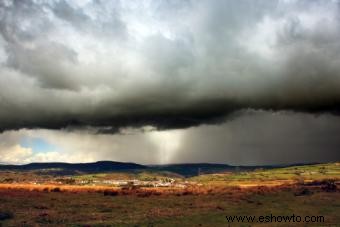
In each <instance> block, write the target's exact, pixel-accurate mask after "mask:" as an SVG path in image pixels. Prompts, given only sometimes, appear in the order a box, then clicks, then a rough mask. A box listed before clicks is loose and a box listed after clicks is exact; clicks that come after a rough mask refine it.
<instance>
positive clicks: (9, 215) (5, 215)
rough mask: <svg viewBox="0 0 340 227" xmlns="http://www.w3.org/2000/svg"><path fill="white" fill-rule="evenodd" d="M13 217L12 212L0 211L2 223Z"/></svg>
mask: <svg viewBox="0 0 340 227" xmlns="http://www.w3.org/2000/svg"><path fill="white" fill-rule="evenodd" d="M13 217H14V215H13V213H12V212H9V211H4V212H3V211H0V221H4V220H7V219H12V218H13Z"/></svg>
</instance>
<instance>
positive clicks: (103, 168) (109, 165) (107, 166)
mask: <svg viewBox="0 0 340 227" xmlns="http://www.w3.org/2000/svg"><path fill="white" fill-rule="evenodd" d="M146 168H147V166H143V165H139V164H136V163H125V162H112V161H99V162H93V163H63V162H47V163H30V164H26V165H0V170H42V169H62V170H67V171H81V172H109V171H127V170H137V169H146Z"/></svg>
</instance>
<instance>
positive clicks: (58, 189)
mask: <svg viewBox="0 0 340 227" xmlns="http://www.w3.org/2000/svg"><path fill="white" fill-rule="evenodd" d="M51 192H61V190H60V188H53V189H52V190H51Z"/></svg>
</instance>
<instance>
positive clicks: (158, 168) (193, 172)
mask: <svg viewBox="0 0 340 227" xmlns="http://www.w3.org/2000/svg"><path fill="white" fill-rule="evenodd" d="M299 165H309V164H296V165H271V166H231V165H227V164H214V163H181V164H167V165H140V164H136V163H126V162H113V161H99V162H93V163H63V162H49V163H30V164H25V165H7V164H0V170H16V171H32V170H34V171H40V172H41V173H43V174H52V175H73V174H77V173H100V172H136V171H137V172H138V171H142V170H148V171H152V172H169V173H175V174H179V175H181V176H184V177H192V176H197V175H200V174H210V173H221V172H238V171H252V170H255V169H273V168H278V167H289V166H299Z"/></svg>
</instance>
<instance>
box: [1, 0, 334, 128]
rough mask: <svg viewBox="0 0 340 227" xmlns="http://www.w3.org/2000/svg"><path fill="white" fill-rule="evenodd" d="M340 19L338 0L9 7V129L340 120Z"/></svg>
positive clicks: (5, 68)
mask: <svg viewBox="0 0 340 227" xmlns="http://www.w3.org/2000/svg"><path fill="white" fill-rule="evenodd" d="M339 15H340V14H339V2H338V1H281V0H278V1H260V0H259V1H247V0H241V1H194V2H193V1H171V2H168V1H160V2H158V1H151V2H142V1H135V2H134V1H129V2H126V1H50V2H48V3H45V2H38V1H20V0H17V1H3V2H2V3H0V34H1V36H0V37H1V38H0V64H1V65H0V75H1V76H0V130H10V129H20V128H50V129H60V128H67V127H87V126H93V127H101V128H104V129H107V130H106V131H109V132H117V131H118V129H117V128H120V127H126V126H132V127H142V126H145V125H152V126H155V127H157V128H159V129H172V128H187V127H190V126H197V125H201V124H204V123H205V124H212V123H221V122H222V121H223V120H225V118H226V116H227V117H228V116H235V114H236V115H237V113H238V111H240V110H242V109H249V108H250V109H263V110H274V111H277V110H288V111H298V112H299V111H301V112H311V113H334V114H338V113H339V106H340V89H339V88H340V64H339V63H340V62H339V59H340V56H339V54H340V41H339V40H340V39H339V37H340V26H339V25H340V24H339V23H340V22H339V21H340V20H339ZM104 131H105V130H104Z"/></svg>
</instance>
